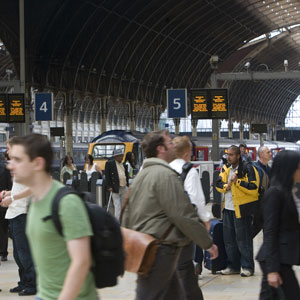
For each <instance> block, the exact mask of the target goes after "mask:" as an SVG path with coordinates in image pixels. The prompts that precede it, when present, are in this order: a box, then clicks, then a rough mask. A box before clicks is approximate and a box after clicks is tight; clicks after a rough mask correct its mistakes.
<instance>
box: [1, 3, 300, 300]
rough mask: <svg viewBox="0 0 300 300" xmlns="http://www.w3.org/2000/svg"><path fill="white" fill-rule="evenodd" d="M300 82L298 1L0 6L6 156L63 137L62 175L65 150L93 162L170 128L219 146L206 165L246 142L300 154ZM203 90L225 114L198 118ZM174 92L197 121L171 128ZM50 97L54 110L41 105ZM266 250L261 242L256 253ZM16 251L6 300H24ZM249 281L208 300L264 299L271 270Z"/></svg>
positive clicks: (128, 279) (121, 291)
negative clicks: (98, 147)
mask: <svg viewBox="0 0 300 300" xmlns="http://www.w3.org/2000/svg"><path fill="white" fill-rule="evenodd" d="M299 83H300V2H299V1H298V0H222V1H217V0H184V1H183V0H165V1H158V0H148V1H145V0H132V1H128V0H64V1H60V0H44V1H37V0H26V1H25V0H10V1H1V3H0V151H1V152H2V148H3V149H4V147H5V141H7V140H8V139H9V138H10V137H11V136H15V135H25V134H29V133H31V132H35V133H41V134H44V135H47V136H48V137H49V138H51V141H52V142H53V145H54V146H53V147H54V149H57V151H56V152H55V155H56V156H55V159H56V160H57V161H58V165H59V164H60V160H61V159H62V155H61V153H59V147H61V146H63V148H64V153H65V154H67V153H70V154H72V155H73V156H74V158H75V159H76V160H77V159H78V161H82V162H83V161H84V158H85V154H86V153H87V149H88V145H89V143H91V142H92V140H94V139H95V138H96V137H98V136H99V135H101V134H103V133H105V132H106V131H109V130H125V131H130V132H133V133H135V134H142V135H143V134H145V133H147V132H151V131H154V130H158V129H165V128H166V129H169V131H170V132H171V133H174V134H186V135H189V136H191V138H192V140H193V139H194V141H195V144H196V145H197V146H199V147H201V146H203V147H207V148H208V154H203V155H202V154H201V155H202V156H203V157H204V155H207V159H206V160H212V161H219V160H220V154H222V153H223V152H222V153H221V152H220V149H223V148H224V149H225V148H226V147H227V145H228V144H240V143H241V142H245V141H246V142H247V144H249V145H250V146H251V147H253V149H254V148H255V149H257V147H258V146H259V145H262V144H263V143H264V142H265V143H266V144H267V143H269V144H268V145H270V146H269V147H270V148H272V149H275V150H276V149H278V151H279V150H280V149H293V150H295V149H296V150H298V151H299V148H300V146H299V144H297V141H298V140H300V104H299V103H300V84H299ZM203 89H206V90H208V89H214V90H216V91H218V90H222V91H226V101H227V102H226V109H225V108H224V110H223V112H225V113H224V114H220V115H218V114H216V115H215V117H211V116H212V115H206V116H205V114H203V116H204V117H201V116H200V117H199V115H193V112H194V109H195V106H193V105H194V104H195V101H194V100H195V99H196V100H197V99H198V100H199V99H200V98H197V97H202V96H199V95H200V94H199V95H198V94H197V96H194V95H196V94H193V91H201V90H203ZM170 90H185V91H186V97H185V101H186V102H185V105H186V114H185V116H183V117H170V103H169V102H168V99H169V94H168V91H170ZM42 93H45V94H48V95H50V98H51V101H50V106H45V105H44V104H42V105H40V106H38V105H37V103H38V102H37V96H36V95H37V94H40V95H41V94H42ZM217 97H221V96H220V95H219V96H218V95H217ZM217 99H218V98H217ZM219 99H220V98H219ZM199 101H200V102H201V101H202V100H201V99H200V100H199ZM193 103H194V104H193ZM173 104H176V102H175V101H174V103H173ZM198 104H199V103H198ZM47 105H48V104H47ZM197 107H198V108H199V107H200V106H197ZM201 107H202V106H201ZM219 107H221V106H219ZM175 109H176V106H175ZM199 109H200V108H199ZM39 111H40V112H41V113H42V114H43V112H44V113H46V112H48V113H49V112H51V117H50V118H48V119H47V118H43V117H39V115H38V112H39ZM200 112H201V111H200ZM202 112H204V111H202ZM254 125H261V126H262V127H259V126H258V127H259V128H263V129H259V130H257V131H255V129H254V128H258V127H255V126H254ZM51 128H53V129H55V128H58V129H59V128H60V129H61V128H62V129H63V134H61V135H56V136H54V135H52V134H51ZM197 143H198V144H197ZM222 143H223V144H222ZM222 145H224V146H222ZM225 145H226V146H225ZM222 147H223V148H222ZM202 156H201V157H202ZM199 160H200V156H199ZM201 160H202V158H201ZM203 160H204V159H203ZM261 242H262V236H261V235H260V236H258V237H257V238H256V239H255V247H256V250H257V249H258V247H259V245H260V244H261ZM11 248H12V246H11V245H10V256H9V261H8V262H7V263H3V264H2V265H1V266H0V288H2V290H3V292H2V293H0V299H2V297H3V299H11V300H13V299H17V298H18V297H15V296H14V295H11V294H9V293H8V292H7V289H8V287H9V286H10V285H11V283H12V282H13V281H14V280H15V279H16V278H17V274H16V267H15V266H14V265H13V261H12V255H11V251H12V249H11ZM6 268H7V269H6ZM257 269H259V267H257ZM295 270H296V272H297V275H298V278H299V276H300V269H299V268H298V267H297V268H295ZM239 281H240V279H239V280H238V281H236V277H235V276H230V277H229V278H228V277H226V278H224V277H221V276H219V275H218V274H217V275H212V274H210V272H208V271H206V273H204V275H203V279H200V280H199V285H201V286H202V290H203V293H204V295H205V299H207V300H208V299H212V300H216V299H220V300H221V299H223V300H237V299H243V300H254V299H258V292H259V284H260V281H261V272H260V271H258V272H257V273H255V276H253V277H251V278H247V279H245V281H243V283H242V285H240V283H239ZM216 282H217V285H216ZM134 288H135V277H134V276H133V275H132V274H126V275H125V276H124V278H122V279H121V281H120V284H119V285H118V287H117V289H105V290H103V291H100V292H99V294H100V295H101V299H104V300H106V299H107V300H108V299H124V300H125V299H127V300H132V299H134ZM24 298H27V297H24ZM28 299H32V298H28Z"/></svg>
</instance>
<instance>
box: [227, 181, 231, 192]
mask: <svg viewBox="0 0 300 300" xmlns="http://www.w3.org/2000/svg"><path fill="white" fill-rule="evenodd" d="M230 190H231V181H230V180H229V181H228V183H227V186H226V191H230Z"/></svg>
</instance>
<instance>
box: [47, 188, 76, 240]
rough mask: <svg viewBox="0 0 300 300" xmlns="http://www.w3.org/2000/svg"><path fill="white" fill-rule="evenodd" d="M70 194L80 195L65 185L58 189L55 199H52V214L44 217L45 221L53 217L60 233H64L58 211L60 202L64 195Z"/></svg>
mask: <svg viewBox="0 0 300 300" xmlns="http://www.w3.org/2000/svg"><path fill="white" fill-rule="evenodd" d="M69 194H75V195H78V193H77V192H76V191H75V190H73V189H70V188H69V187H66V186H64V187H62V188H60V189H59V190H58V192H57V193H56V195H55V197H54V199H53V200H52V207H51V215H50V216H47V217H44V218H43V219H42V220H43V221H44V222H45V221H48V220H50V219H52V221H53V223H54V226H55V228H56V230H57V231H58V233H59V234H60V235H63V231H62V225H61V222H60V219H59V213H58V212H59V202H60V200H61V199H62V198H63V197H64V196H66V195H69Z"/></svg>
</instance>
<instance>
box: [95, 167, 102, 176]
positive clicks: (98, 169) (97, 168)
mask: <svg viewBox="0 0 300 300" xmlns="http://www.w3.org/2000/svg"><path fill="white" fill-rule="evenodd" d="M95 170H96V171H97V172H99V173H100V174H101V175H102V170H101V168H100V167H99V166H98V165H97V164H95Z"/></svg>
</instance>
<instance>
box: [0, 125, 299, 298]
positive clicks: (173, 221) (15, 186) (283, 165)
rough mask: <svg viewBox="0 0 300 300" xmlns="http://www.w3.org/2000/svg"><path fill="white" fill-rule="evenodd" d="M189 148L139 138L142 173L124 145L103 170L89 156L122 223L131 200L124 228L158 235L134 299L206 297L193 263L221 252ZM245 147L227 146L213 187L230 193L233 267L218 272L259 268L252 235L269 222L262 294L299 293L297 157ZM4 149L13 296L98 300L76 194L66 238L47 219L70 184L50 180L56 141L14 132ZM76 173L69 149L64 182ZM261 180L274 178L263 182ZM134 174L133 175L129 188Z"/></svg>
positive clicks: (155, 136)
mask: <svg viewBox="0 0 300 300" xmlns="http://www.w3.org/2000/svg"><path fill="white" fill-rule="evenodd" d="M191 147H192V145H191V142H190V139H189V138H188V137H186V136H179V137H176V138H174V139H172V138H171V136H170V135H169V133H168V131H165V130H163V131H157V132H152V133H150V134H147V135H146V136H145V138H144V140H143V141H142V149H143V151H144V154H145V156H146V159H145V160H144V162H143V166H142V168H141V169H140V171H139V172H138V174H137V175H136V173H137V171H136V169H137V167H136V164H135V157H134V155H133V153H131V152H130V153H127V155H126V158H125V159H124V153H123V150H122V149H115V150H114V152H113V157H112V159H110V160H108V161H107V162H106V165H105V170H101V169H100V168H99V167H98V165H97V164H95V163H94V160H93V157H92V156H91V155H87V156H86V161H85V162H86V167H85V172H86V174H87V178H88V179H89V180H90V178H91V174H92V173H93V172H98V173H99V174H101V175H105V180H106V188H107V191H108V193H109V194H110V197H111V199H112V202H113V206H114V216H115V218H116V219H117V220H118V221H120V214H121V207H122V203H123V201H124V198H125V197H129V198H127V199H128V203H127V205H126V208H124V212H123V215H122V221H121V225H122V226H124V227H126V228H129V229H132V230H135V231H138V232H142V233H145V234H149V235H151V236H153V237H154V238H156V239H157V240H159V245H158V250H157V253H156V256H155V259H154V262H153V264H152V266H151V269H150V272H149V273H148V274H147V275H142V274H138V276H137V287H136V298H135V299H136V300H163V299H172V300H173V299H178V300H179V299H180V300H184V299H186V300H190V299H191V300H192V299H193V300H194V299H195V300H196V299H197V300H201V299H203V294H202V291H201V289H200V287H199V284H198V278H197V276H196V275H195V269H194V262H193V260H194V251H195V246H196V245H197V246H198V247H200V248H201V249H203V250H207V251H208V253H209V254H210V259H212V260H213V259H215V258H217V257H218V254H219V253H218V252H219V249H218V247H217V246H216V245H215V244H214V243H213V239H212V236H211V235H210V233H209V229H210V219H211V218H212V216H211V214H210V212H209V211H207V208H206V207H205V197H204V194H203V190H202V186H201V182H200V180H199V174H198V173H197V171H196V169H195V168H193V167H192V166H191V164H190V160H191ZM245 149H246V146H245V145H243V144H242V145H240V146H239V147H238V146H235V145H232V146H231V147H229V148H228V149H227V153H226V156H225V157H224V158H223V160H222V168H221V170H220V174H219V178H218V180H217V183H216V188H217V190H218V191H219V192H220V193H222V194H223V195H224V196H223V203H224V205H223V238H224V244H225V250H226V255H227V267H226V268H225V269H222V270H221V271H220V273H221V274H222V275H232V274H240V276H241V277H249V276H252V275H253V274H254V272H255V269H254V257H253V237H254V236H255V235H256V234H257V233H258V232H259V231H260V230H261V229H262V228H263V244H262V246H261V248H260V250H259V252H258V255H257V258H256V259H257V260H258V261H259V264H260V267H261V269H262V272H263V276H262V284H261V291H260V296H259V297H260V300H267V299H280V298H279V296H278V295H279V293H283V294H284V295H285V299H289V300H292V299H300V289H299V284H298V281H297V278H296V276H295V273H294V271H293V265H299V264H300V197H299V194H298V190H297V186H296V184H297V183H298V182H300V153H298V152H294V151H289V150H283V151H281V152H279V153H278V154H277V155H276V157H275V158H274V160H273V164H272V168H270V166H269V161H270V160H271V158H272V153H271V151H270V149H268V148H267V147H266V146H261V147H260V148H259V150H258V155H259V160H258V162H255V163H254V162H252V161H251V159H250V157H249V155H247V152H246V151H245ZM7 154H8V156H9V159H8V162H5V160H3V161H1V162H0V178H1V181H0V188H1V195H0V196H1V208H0V217H1V220H0V233H1V237H0V256H1V261H6V260H7V255H8V252H7V239H8V237H7V232H8V224H9V229H10V235H11V237H12V241H13V256H14V259H15V261H16V264H17V266H18V270H19V277H20V280H19V282H18V284H17V286H15V287H12V288H11V290H10V292H11V293H18V294H19V295H20V296H25V295H35V294H36V298H35V299H36V300H52V299H53V300H54V299H59V300H65V299H67V300H72V299H91V300H96V299H98V294H97V290H96V287H95V282H94V280H93V274H92V272H91V266H92V264H93V259H92V257H91V249H90V240H91V236H92V235H93V231H92V228H91V224H90V221H89V216H88V214H87V211H86V209H85V207H84V204H83V202H82V200H81V199H80V198H79V196H77V195H76V194H68V195H66V196H64V197H63V198H62V199H61V202H60V206H59V218H60V222H61V224H62V235H61V234H59V232H57V230H56V228H55V226H54V225H53V222H52V220H51V216H52V202H53V199H54V198H55V195H56V194H57V193H58V192H59V190H60V189H61V188H62V187H63V186H64V185H63V183H61V182H59V181H56V180H54V179H53V178H52V176H51V163H52V158H53V152H52V149H51V144H50V142H49V141H48V139H47V138H46V137H45V136H42V135H39V134H31V135H28V136H24V137H13V138H11V139H10V140H9V143H8V151H7ZM74 170H76V166H75V165H74V164H73V160H72V157H71V156H69V155H67V156H66V158H65V165H64V167H63V169H62V171H61V176H60V179H61V181H63V177H64V173H66V172H67V173H69V174H70V175H72V174H73V172H74ZM135 175H136V176H135ZM263 176H267V177H268V179H269V184H268V185H269V186H267V187H266V186H263V185H262V178H263ZM130 178H131V179H133V178H134V180H133V181H132V184H130V186H129V179H130ZM128 190H129V191H130V193H129V194H128ZM128 195H129V196H128ZM254 231H255V234H254ZM165 232H167V234H166V235H165V234H164V233H165Z"/></svg>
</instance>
